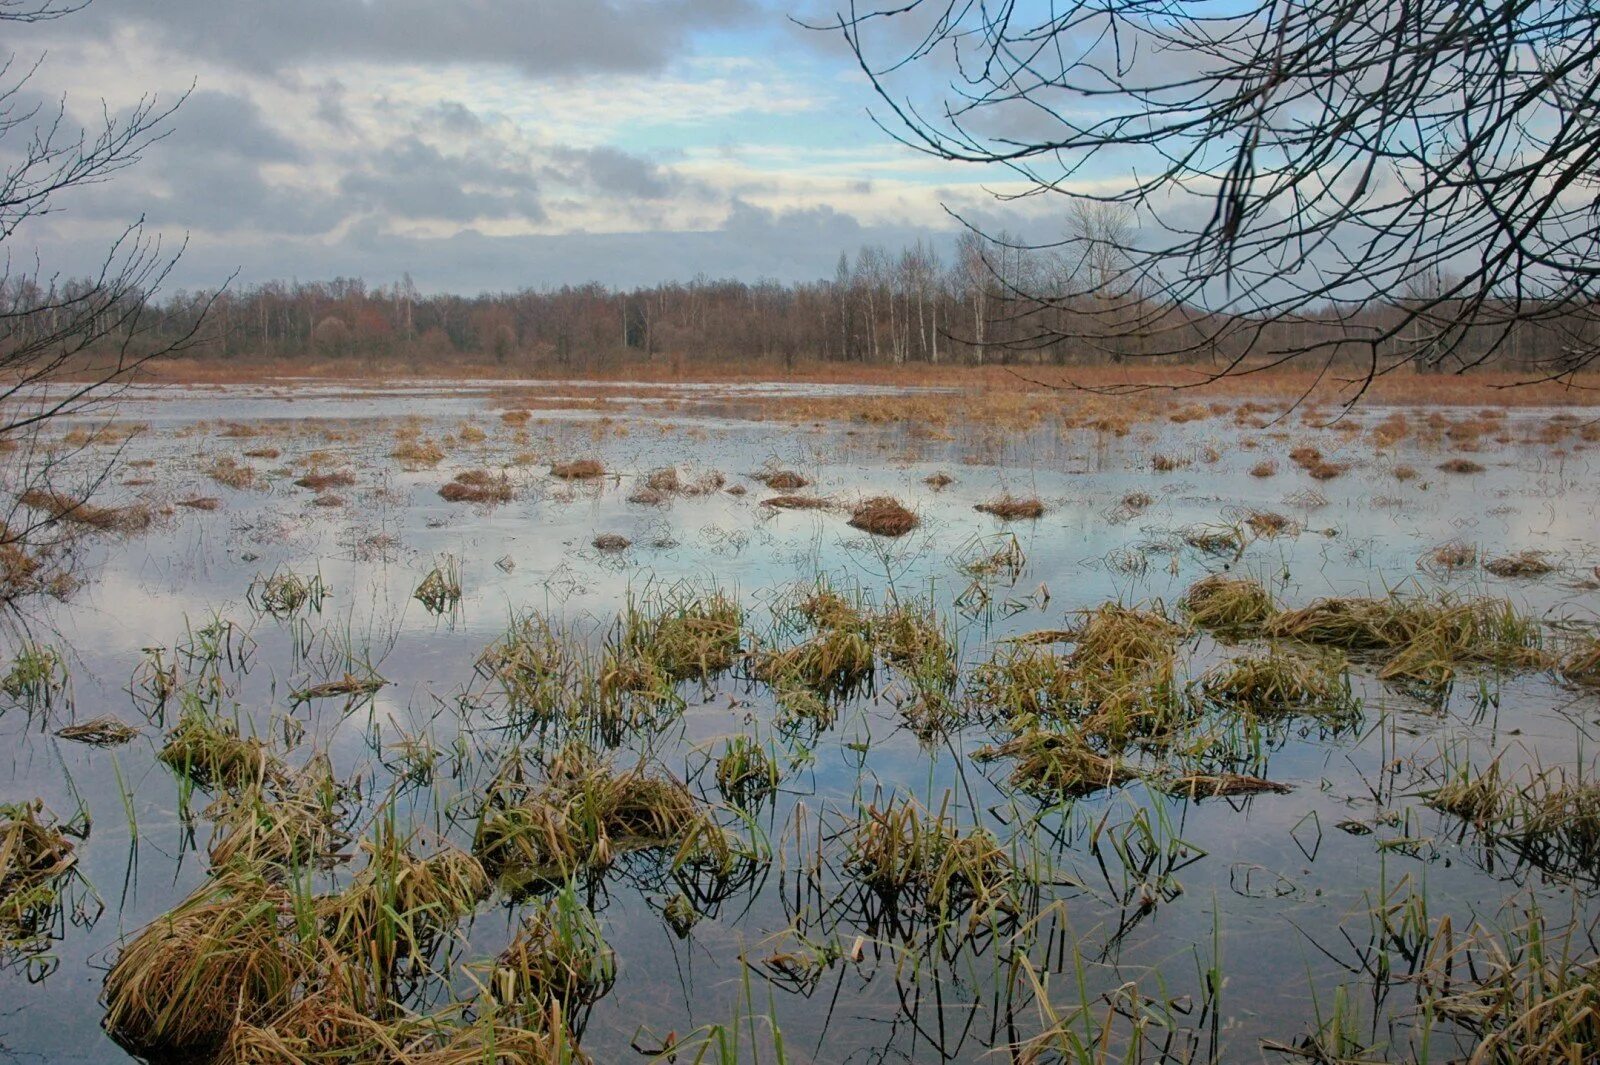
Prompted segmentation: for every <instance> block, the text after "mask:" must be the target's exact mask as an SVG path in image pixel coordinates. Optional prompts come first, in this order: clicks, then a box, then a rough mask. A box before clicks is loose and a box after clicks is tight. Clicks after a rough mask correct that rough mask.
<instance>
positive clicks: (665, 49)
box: [44, 0, 756, 76]
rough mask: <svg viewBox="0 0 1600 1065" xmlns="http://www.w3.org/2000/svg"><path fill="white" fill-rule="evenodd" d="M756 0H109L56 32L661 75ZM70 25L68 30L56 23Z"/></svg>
mask: <svg viewBox="0 0 1600 1065" xmlns="http://www.w3.org/2000/svg"><path fill="white" fill-rule="evenodd" d="M754 10H756V8H755V0H454V2H450V3H441V2H439V0H273V2H271V3H265V2H262V0H102V2H100V3H95V4H92V5H90V7H89V8H88V9H87V10H86V11H84V12H82V13H80V14H77V15H74V16H73V17H71V18H69V19H63V20H62V21H61V22H60V23H56V24H51V26H50V27H49V28H47V29H46V30H45V31H44V32H45V33H54V32H59V33H62V34H74V35H77V34H83V33H93V32H99V33H101V34H109V33H110V32H112V31H114V30H116V29H118V28H121V27H127V26H131V27H134V28H136V29H141V30H145V31H153V32H155V33H158V34H160V35H161V37H162V38H164V39H165V40H166V41H167V42H168V43H169V44H171V45H173V46H175V47H176V48H177V49H178V50H179V51H180V52H181V53H183V54H191V55H195V56H206V57H220V58H223V59H227V60H231V61H233V62H236V63H238V64H240V65H241V66H245V67H249V68H252V69H256V70H272V71H275V70H280V69H285V68H291V67H294V66H296V65H298V64H300V63H302V62H305V61H308V60H321V61H333V62H337V61H338V60H376V61H379V62H421V63H485V62H487V63H499V64H505V65H508V66H512V67H516V68H518V69H520V70H523V71H525V72H527V73H529V74H533V75H536V76H537V75H551V74H574V73H583V72H588V71H651V70H658V69H660V68H661V67H663V66H664V65H665V64H666V63H667V62H669V61H670V60H671V59H672V58H674V57H675V56H677V55H679V54H681V53H682V52H683V51H684V50H685V45H686V43H687V41H688V39H689V38H690V36H691V35H692V34H693V33H695V32H696V31H698V30H702V29H715V28H720V27H724V26H728V25H731V24H734V23H737V22H739V21H741V20H743V19H745V18H746V17H748V16H749V15H750V14H752V13H753V11H754ZM57 26H59V27H60V28H59V29H56V28H55V27H57Z"/></svg>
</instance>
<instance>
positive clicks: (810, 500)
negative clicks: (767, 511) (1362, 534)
mask: <svg viewBox="0 0 1600 1065" xmlns="http://www.w3.org/2000/svg"><path fill="white" fill-rule="evenodd" d="M761 505H762V506H764V507H772V508H774V509H775V510H829V509H831V508H832V507H833V506H834V502H833V500H831V499H827V498H825V497H823V496H798V495H789V496H773V497H772V498H770V499H763V500H762V501H761Z"/></svg>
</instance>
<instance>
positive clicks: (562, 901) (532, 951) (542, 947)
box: [483, 886, 617, 1018]
mask: <svg viewBox="0 0 1600 1065" xmlns="http://www.w3.org/2000/svg"><path fill="white" fill-rule="evenodd" d="M616 975H617V964H616V956H615V955H614V954H613V953H612V950H611V948H610V947H609V946H607V945H606V942H605V939H604V938H602V936H601V934H600V925H599V922H598V921H596V920H595V918H594V915H593V914H592V913H590V912H589V909H588V907H586V906H584V905H583V903H581V902H579V901H578V897H577V894H576V893H575V892H574V891H573V890H572V888H571V887H570V886H568V887H567V888H565V889H563V890H562V891H560V892H558V893H557V894H556V895H555V896H554V897H553V898H551V899H549V900H548V901H546V902H543V903H540V904H538V905H537V906H535V907H534V908H533V910H532V912H530V913H528V914H527V915H526V916H524V917H523V919H522V926H521V927H520V928H519V929H518V930H517V934H516V936H515V937H514V938H513V939H512V941H511V944H510V945H509V946H508V947H506V949H505V951H504V952H502V953H501V955H500V956H499V957H498V958H496V959H495V961H494V963H493V965H492V966H490V967H489V968H488V972H487V973H486V974H485V979H484V981H483V994H484V996H485V997H486V998H488V999H489V1000H490V1001H492V1002H494V1003H496V1004H498V1005H500V1006H502V1007H514V1008H515V1009H517V1010H519V1011H522V1012H524V1013H530V1012H531V1013H532V1015H534V1016H539V1015H541V1014H543V1013H544V1012H546V1011H547V1010H552V1009H554V1010H559V1011H561V1013H562V1014H563V1015H564V1016H566V1017H568V1018H571V1017H573V1016H574V1015H575V1014H577V1013H578V1012H579V1011H581V1010H582V1009H584V1008H585V1007H588V1006H590V1005H592V1004H594V1003H595V1002H597V1001H599V1000H600V998H602V997H603V996H604V995H605V993H606V992H607V991H610V990H611V985H612V983H613V982H614V981H615V980H616Z"/></svg>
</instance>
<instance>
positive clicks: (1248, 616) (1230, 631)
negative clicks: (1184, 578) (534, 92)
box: [1178, 573, 1278, 637]
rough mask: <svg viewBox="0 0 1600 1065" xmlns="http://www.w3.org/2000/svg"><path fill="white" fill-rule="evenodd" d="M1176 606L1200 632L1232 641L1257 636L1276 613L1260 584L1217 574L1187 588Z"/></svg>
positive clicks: (1269, 595) (1247, 579)
mask: <svg viewBox="0 0 1600 1065" xmlns="http://www.w3.org/2000/svg"><path fill="white" fill-rule="evenodd" d="M1178 605H1179V607H1181V608H1182V610H1183V612H1184V614H1185V615H1186V616H1187V617H1188V618H1189V620H1190V621H1192V622H1193V623H1194V624H1195V625H1197V626H1199V627H1200V628H1202V629H1209V630H1211V631H1213V632H1216V633H1219V634H1222V635H1227V636H1232V637H1239V636H1250V635H1254V634H1256V633H1259V632H1261V630H1262V629H1263V628H1264V627H1265V626H1266V624H1267V622H1269V621H1271V620H1272V618H1273V617H1274V616H1275V615H1276V614H1277V612H1278V607H1277V604H1276V603H1274V602H1273V599H1272V593H1271V592H1269V591H1267V589H1266V587H1265V586H1264V585H1263V584H1262V583H1261V582H1260V581H1257V580H1254V579H1252V578H1250V577H1230V576H1227V575H1226V574H1221V573H1216V574H1212V575H1211V576H1209V577H1205V578H1202V579H1201V580H1199V581H1196V582H1195V583H1194V584H1192V585H1190V586H1189V590H1188V591H1187V592H1185V593H1184V596H1183V598H1182V599H1181V600H1179V603H1178Z"/></svg>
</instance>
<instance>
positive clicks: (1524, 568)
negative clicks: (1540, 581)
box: [1483, 551, 1556, 578]
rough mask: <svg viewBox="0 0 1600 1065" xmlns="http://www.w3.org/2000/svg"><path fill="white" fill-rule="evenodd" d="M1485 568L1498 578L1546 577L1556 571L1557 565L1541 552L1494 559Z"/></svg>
mask: <svg viewBox="0 0 1600 1065" xmlns="http://www.w3.org/2000/svg"><path fill="white" fill-rule="evenodd" d="M1483 568H1484V569H1486V570H1488V571H1489V572H1490V573H1492V574H1494V575H1495V576H1496V577H1522V578H1528V577H1544V576H1547V575H1549V574H1551V573H1554V572H1555V570H1556V566H1555V563H1553V562H1551V561H1550V560H1549V559H1548V558H1546V557H1545V555H1544V553H1543V552H1541V551H1518V552H1517V553H1516V554H1513V555H1502V556H1501V557H1499V558H1492V559H1490V560H1489V561H1488V562H1485V563H1484V564H1483Z"/></svg>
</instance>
